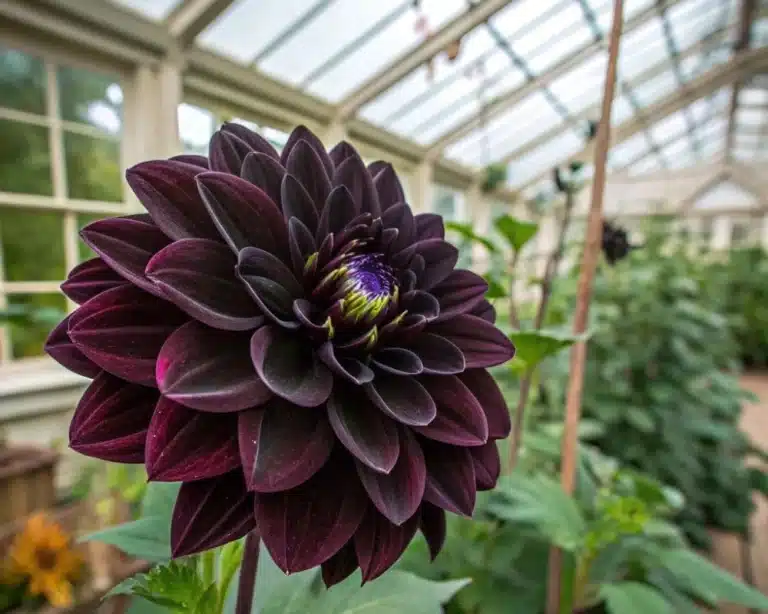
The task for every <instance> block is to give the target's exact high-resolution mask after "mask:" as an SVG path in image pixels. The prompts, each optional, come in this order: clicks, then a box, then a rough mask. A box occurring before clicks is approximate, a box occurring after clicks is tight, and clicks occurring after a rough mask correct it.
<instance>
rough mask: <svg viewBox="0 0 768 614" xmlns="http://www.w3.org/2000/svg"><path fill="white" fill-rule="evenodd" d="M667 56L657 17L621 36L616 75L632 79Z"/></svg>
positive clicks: (660, 24)
mask: <svg viewBox="0 0 768 614" xmlns="http://www.w3.org/2000/svg"><path fill="white" fill-rule="evenodd" d="M668 57H669V54H668V53H667V48H666V43H665V41H664V29H663V27H662V23H661V20H660V19H659V18H655V19H652V20H651V21H649V22H647V23H646V24H645V25H643V26H641V27H640V28H638V29H636V30H634V31H633V32H629V33H627V35H626V36H624V37H622V42H621V53H619V69H618V75H619V78H620V79H625V80H628V81H632V79H634V78H635V77H636V76H637V75H638V74H640V73H642V72H644V71H646V70H648V69H649V68H651V67H652V66H655V65H656V64H658V63H659V62H661V61H662V60H664V59H666V58H668Z"/></svg>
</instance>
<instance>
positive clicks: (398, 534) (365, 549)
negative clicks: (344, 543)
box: [355, 508, 419, 583]
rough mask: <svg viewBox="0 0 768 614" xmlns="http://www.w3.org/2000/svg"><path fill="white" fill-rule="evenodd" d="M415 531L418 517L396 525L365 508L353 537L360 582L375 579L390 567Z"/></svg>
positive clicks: (417, 525) (417, 526)
mask: <svg viewBox="0 0 768 614" xmlns="http://www.w3.org/2000/svg"><path fill="white" fill-rule="evenodd" d="M418 528H419V517H418V515H414V516H413V517H412V518H410V519H409V520H408V521H406V522H405V523H403V524H402V525H400V526H397V525H394V524H392V523H391V522H389V520H387V519H386V518H385V517H384V516H382V515H381V514H379V513H378V512H377V511H376V510H374V509H370V508H369V510H368V513H367V514H366V515H365V518H364V519H363V522H362V524H361V525H360V529H358V531H357V533H356V534H355V551H356V552H357V560H358V561H359V564H360V570H361V571H362V572H363V583H365V582H370V581H371V580H374V579H376V578H378V577H379V576H380V575H381V574H383V573H384V572H385V571H387V570H388V569H389V568H390V567H392V565H394V564H395V563H396V562H397V559H399V558H400V556H401V555H402V554H403V552H405V549H406V547H407V546H408V544H409V543H410V541H411V540H412V539H413V536H414V535H415V534H416V530H417V529H418Z"/></svg>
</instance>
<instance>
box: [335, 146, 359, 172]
mask: <svg viewBox="0 0 768 614" xmlns="http://www.w3.org/2000/svg"><path fill="white" fill-rule="evenodd" d="M356 155H358V153H357V150H356V149H355V148H354V147H353V146H352V145H350V144H349V143H347V141H340V142H339V143H337V144H336V145H334V146H333V149H331V151H330V152H329V153H328V156H329V157H330V159H331V162H332V163H333V166H334V168H339V166H340V165H341V163H342V162H344V160H346V159H347V158H349V157H350V156H356Z"/></svg>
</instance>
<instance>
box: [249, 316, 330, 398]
mask: <svg viewBox="0 0 768 614" xmlns="http://www.w3.org/2000/svg"><path fill="white" fill-rule="evenodd" d="M251 360H252V361H253V365H254V367H255V368H256V372H257V373H258V374H259V377H260V378H261V380H262V381H263V382H264V383H265V384H266V386H267V388H269V389H270V390H271V391H272V392H274V393H275V394H276V395H278V396H280V397H283V398H284V399H287V400H289V401H291V402H293V403H295V404H296V405H300V406H301V407H317V406H318V405H321V404H322V403H325V401H326V400H327V399H328V396H329V395H330V394H331V388H332V387H333V376H332V375H331V372H330V371H329V370H328V368H327V367H326V366H325V365H324V364H322V363H321V362H320V360H319V359H318V357H317V356H316V354H315V352H314V350H313V349H312V348H311V347H308V346H307V344H306V343H304V342H303V340H302V339H301V338H300V337H296V336H294V335H290V334H288V333H286V332H283V331H281V330H280V329H277V328H273V327H271V326H263V327H261V328H260V329H259V330H257V331H256V332H255V333H254V334H253V337H252V338H251Z"/></svg>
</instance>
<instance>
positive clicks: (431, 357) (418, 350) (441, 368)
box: [408, 333, 466, 375]
mask: <svg viewBox="0 0 768 614" xmlns="http://www.w3.org/2000/svg"><path fill="white" fill-rule="evenodd" d="M408 347H409V349H410V350H411V351H412V352H414V353H415V354H416V355H417V356H418V357H419V359H420V360H421V363H422V365H423V371H424V373H430V374H435V375H453V374H456V373H461V372H462V371H464V368H465V366H466V362H465V360H464V354H462V353H461V350H460V349H459V348H458V347H456V345H454V344H453V343H451V342H450V341H448V339H446V338H444V337H440V336H438V335H432V334H430V333H421V334H420V335H416V336H415V337H414V339H413V341H412V342H411V344H410V345H409V346H408Z"/></svg>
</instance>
